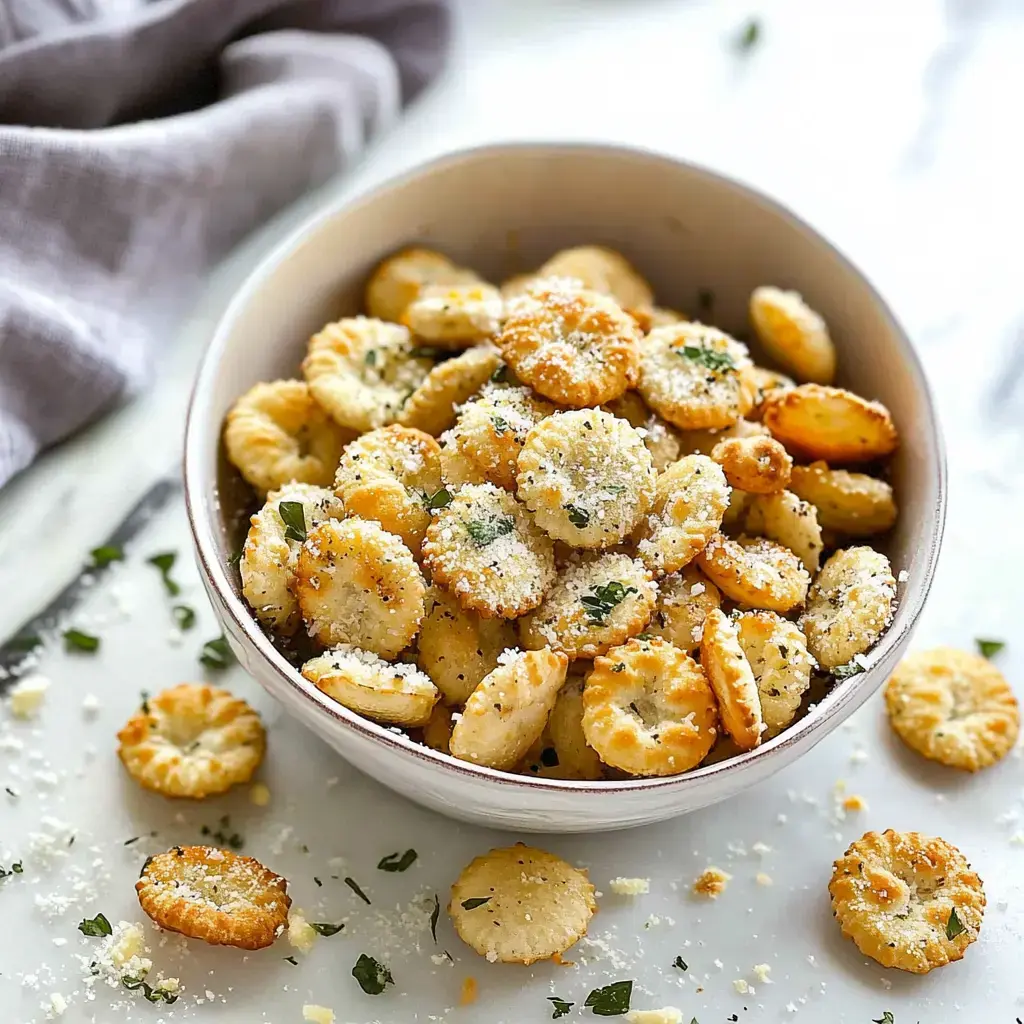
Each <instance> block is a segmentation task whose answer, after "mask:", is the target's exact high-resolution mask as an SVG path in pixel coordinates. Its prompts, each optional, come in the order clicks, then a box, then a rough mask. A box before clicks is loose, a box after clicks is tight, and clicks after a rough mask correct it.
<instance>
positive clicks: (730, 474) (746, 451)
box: [711, 435, 793, 494]
mask: <svg viewBox="0 0 1024 1024" xmlns="http://www.w3.org/2000/svg"><path fill="white" fill-rule="evenodd" d="M711 458H712V459H714V460H715V462H717V463H718V464H719V465H720V466H721V467H722V469H723V471H724V472H725V478H726V480H728V481H729V484H730V485H731V486H732V487H739V488H740V489H741V490H743V491H749V492H751V493H752V494H777V493H778V492H779V491H781V490H784V489H785V487H786V485H787V484H788V483H789V477H790V473H791V472H792V470H793V460H792V458H790V455H789V453H788V452H787V451H786V449H785V448H783V447H782V445H781V444H779V442H778V441H776V440H775V439H774V438H772V437H763V436H760V435H758V436H756V437H730V438H726V439H725V440H723V441H719V442H718V444H716V445H715V447H714V448H713V449H712V450H711Z"/></svg>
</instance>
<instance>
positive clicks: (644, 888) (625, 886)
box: [608, 877, 651, 896]
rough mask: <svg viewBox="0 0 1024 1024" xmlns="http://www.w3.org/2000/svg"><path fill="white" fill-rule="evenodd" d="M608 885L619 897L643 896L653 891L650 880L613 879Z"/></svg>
mask: <svg viewBox="0 0 1024 1024" xmlns="http://www.w3.org/2000/svg"><path fill="white" fill-rule="evenodd" d="M608 885H609V887H610V888H611V890H612V892H614V893H616V894H618V895H619V896H642V895H643V894H644V893H647V892H650V891H651V880H650V879H649V878H621V877H620V878H613V879H612V880H611V881H610V882H609V883H608Z"/></svg>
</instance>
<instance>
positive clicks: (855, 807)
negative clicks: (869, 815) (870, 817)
mask: <svg viewBox="0 0 1024 1024" xmlns="http://www.w3.org/2000/svg"><path fill="white" fill-rule="evenodd" d="M867 809H868V802H867V800H865V799H864V797H862V796H857V794H856V793H851V794H850V795H849V796H848V797H847V798H846V799H845V800H844V801H843V810H844V811H866V810H867Z"/></svg>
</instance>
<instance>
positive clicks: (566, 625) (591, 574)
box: [519, 552, 658, 660]
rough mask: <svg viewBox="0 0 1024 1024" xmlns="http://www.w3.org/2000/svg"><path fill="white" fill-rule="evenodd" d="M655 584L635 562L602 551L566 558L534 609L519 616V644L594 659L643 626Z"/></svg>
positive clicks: (651, 605)
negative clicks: (586, 555) (576, 559)
mask: <svg viewBox="0 0 1024 1024" xmlns="http://www.w3.org/2000/svg"><path fill="white" fill-rule="evenodd" d="M657 596H658V588H657V586H655V584H654V583H653V582H652V581H651V574H650V573H649V572H648V570H647V569H646V568H644V566H643V564H642V563H641V562H638V561H637V560H636V559H634V558H630V556H629V555H625V554H619V553H614V552H606V553H605V554H602V555H598V556H597V557H591V558H583V559H580V560H578V561H575V562H571V563H570V564H569V565H568V566H566V567H565V569H563V570H562V572H561V573H559V575H558V578H557V579H556V580H555V582H554V584H553V585H552V587H551V589H550V590H549V591H548V592H547V594H545V595H544V600H543V601H542V602H541V605H540V607H539V608H537V609H536V610H535V611H533V612H530V614H529V615H526V616H524V617H523V618H522V619H520V620H519V631H520V636H521V637H522V640H523V646H524V647H526V648H529V649H534V650H536V649H539V648H541V647H551V648H552V649H553V650H556V651H563V652H564V653H565V654H566V655H568V657H569V658H570V660H575V659H576V658H594V657H596V656H597V655H599V654H604V653H605V651H607V650H608V649H609V648H610V647H617V646H618V645H619V644H622V643H625V642H626V640H628V639H629V638H630V637H631V636H636V634H637V633H639V632H641V631H642V630H643V628H644V626H646V625H647V622H648V620H649V619H650V617H651V613H652V612H653V611H654V606H655V602H656V600H657Z"/></svg>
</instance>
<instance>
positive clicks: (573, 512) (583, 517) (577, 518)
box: [562, 503, 590, 530]
mask: <svg viewBox="0 0 1024 1024" xmlns="http://www.w3.org/2000/svg"><path fill="white" fill-rule="evenodd" d="M562 508H564V509H565V511H566V512H568V513H569V522H570V523H572V525H573V526H575V527H576V529H577V530H584V529H586V527H587V526H588V525H589V523H590V513H589V512H588V511H587V510H586V509H585V508H580V506H579V505H573V504H571V503H570V504H568V505H563V506H562Z"/></svg>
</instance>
